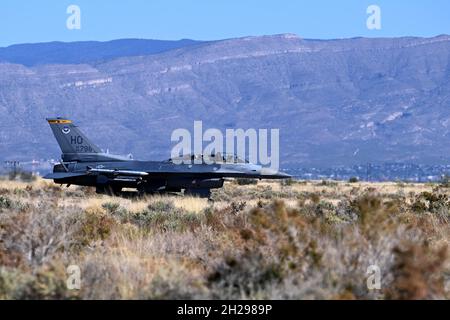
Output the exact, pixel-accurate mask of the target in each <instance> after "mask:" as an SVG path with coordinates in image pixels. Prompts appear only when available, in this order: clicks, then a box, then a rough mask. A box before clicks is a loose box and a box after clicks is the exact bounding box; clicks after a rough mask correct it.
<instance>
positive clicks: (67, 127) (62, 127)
mask: <svg viewBox="0 0 450 320" xmlns="http://www.w3.org/2000/svg"><path fill="white" fill-rule="evenodd" d="M47 121H48V123H49V125H50V128H51V129H52V131H53V134H54V135H55V138H56V141H58V144H59V147H60V148H61V151H62V153H63V158H64V157H66V158H67V157H68V158H70V157H74V156H75V155H80V154H92V153H101V152H102V151H101V150H100V148H99V147H97V146H96V145H95V144H93V143H92V142H91V141H90V140H89V139H88V138H87V137H86V136H85V135H84V134H83V133H82V132H81V131H80V129H79V128H78V127H77V126H75V125H74V124H73V123H72V121H71V120H69V119H64V118H53V119H47Z"/></svg>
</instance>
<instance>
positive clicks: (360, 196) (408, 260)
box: [0, 180, 450, 299]
mask: <svg viewBox="0 0 450 320" xmlns="http://www.w3.org/2000/svg"><path fill="white" fill-rule="evenodd" d="M213 199H214V201H213V202H210V201H207V200H205V199H200V198H195V197H181V196H179V195H165V196H147V197H144V198H121V197H109V196H104V195H97V194H95V193H94V192H93V190H92V189H89V188H79V187H70V188H65V187H59V186H55V185H53V184H52V183H48V182H44V181H42V180H37V181H34V182H31V183H24V182H16V181H7V180H2V181H0V299H180V298H187V299H201V298H202V299H216V298H237V299H447V298H448V297H449V295H450V292H449V288H450V273H449V271H450V268H449V259H448V249H447V246H448V242H449V240H450V234H449V233H450V228H449V219H450V190H449V189H447V188H446V187H445V186H439V185H431V184H428V185H425V184H399V183H370V184H369V183H344V182H326V181H325V182H321V181H319V182H293V183H289V184H282V183H279V182H258V184H243V183H242V182H241V184H238V183H233V182H227V183H226V184H225V187H224V188H223V189H221V190H216V191H214V193H213ZM69 265H78V266H79V267H80V268H81V271H82V272H81V281H82V285H81V290H68V289H67V287H66V280H67V277H68V274H67V272H66V268H67V266H69ZM370 265H377V266H378V267H379V268H380V270H381V289H380V290H369V289H368V288H367V277H368V275H367V274H366V272H367V268H368V267H369V266H370Z"/></svg>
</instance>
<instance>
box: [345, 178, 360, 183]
mask: <svg viewBox="0 0 450 320" xmlns="http://www.w3.org/2000/svg"><path fill="white" fill-rule="evenodd" d="M358 181H359V180H358V178H357V177H351V178H350V179H348V182H349V183H357V182H358Z"/></svg>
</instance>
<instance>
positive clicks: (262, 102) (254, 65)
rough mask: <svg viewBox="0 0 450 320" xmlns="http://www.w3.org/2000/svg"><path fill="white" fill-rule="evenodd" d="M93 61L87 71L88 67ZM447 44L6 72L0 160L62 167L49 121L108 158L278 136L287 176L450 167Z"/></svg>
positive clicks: (185, 53) (284, 49) (288, 50)
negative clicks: (255, 133)
mask: <svg viewBox="0 0 450 320" xmlns="http://www.w3.org/2000/svg"><path fill="white" fill-rule="evenodd" d="M88 62H89V61H88ZM449 79H450V36H448V35H441V36H437V37H432V38H420V37H407V38H387V39H386V38H381V39H380V38H376V39H373V38H354V39H342V40H339V39H338V40H326V41H324V40H309V39H308V40H306V39H302V38H300V37H298V36H293V35H289V34H282V35H272V36H264V37H243V38H237V39H225V40H218V41H212V42H208V43H195V44H193V45H187V46H183V47H179V48H175V49H172V50H167V51H164V52H159V53H154V54H151V55H139V56H124V57H117V58H114V59H107V60H104V61H98V60H97V61H95V62H89V63H86V64H72V65H71V64H59V65H55V64H41V65H36V66H32V67H26V66H23V65H17V64H8V63H0V115H1V118H0V154H2V156H3V157H6V158H14V159H16V158H17V159H22V158H24V157H25V156H26V157H31V156H32V157H35V158H42V157H47V158H50V157H57V155H58V154H59V151H58V149H57V146H56V144H55V143H54V142H53V140H52V138H51V132H50V130H49V129H48V128H47V127H46V126H47V125H46V123H45V121H44V120H43V119H45V118H46V117H48V116H54V115H61V116H67V117H71V118H73V119H74V121H76V122H77V123H79V124H80V126H82V127H83V129H85V131H86V132H87V133H88V135H90V136H93V137H95V138H96V140H97V141H96V142H97V144H98V145H100V146H101V147H103V148H104V149H106V148H108V149H110V150H111V152H117V153H123V154H128V153H133V154H134V155H135V156H136V157H138V158H144V159H145V158H157V159H163V158H168V157H169V156H170V148H171V146H173V144H172V143H171V142H170V134H171V132H172V130H174V129H176V128H187V129H190V130H192V126H193V121H194V120H203V121H204V127H205V128H207V127H214V128H219V129H222V130H224V129H226V128H229V127H233V128H237V127H239V128H256V129H258V128H279V129H280V137H281V141H280V143H281V145H280V152H281V156H280V158H281V161H282V165H283V166H288V167H295V166H331V165H352V164H358V163H367V162H372V163H373V162H391V161H394V162H413V163H424V164H440V163H447V162H448V161H449V160H450V158H449V155H450V148H449V146H447V144H448V143H447V140H448V136H449V135H450V109H449V106H450V84H449V81H448V80H449Z"/></svg>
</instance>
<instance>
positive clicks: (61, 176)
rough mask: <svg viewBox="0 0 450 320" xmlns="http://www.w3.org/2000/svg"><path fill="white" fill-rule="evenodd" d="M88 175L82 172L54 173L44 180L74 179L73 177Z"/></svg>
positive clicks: (46, 176)
mask: <svg viewBox="0 0 450 320" xmlns="http://www.w3.org/2000/svg"><path fill="white" fill-rule="evenodd" d="M84 175H86V174H85V173H82V172H53V173H49V174H47V175H45V176H44V177H43V178H44V179H52V180H55V179H65V178H73V177H80V176H84Z"/></svg>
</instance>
